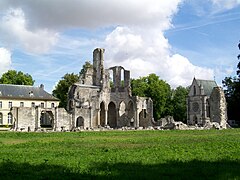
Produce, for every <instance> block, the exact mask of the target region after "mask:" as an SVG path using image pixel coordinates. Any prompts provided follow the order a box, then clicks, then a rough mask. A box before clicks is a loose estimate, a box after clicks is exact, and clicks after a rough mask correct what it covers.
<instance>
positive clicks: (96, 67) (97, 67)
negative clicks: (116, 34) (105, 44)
mask: <svg viewBox="0 0 240 180" xmlns="http://www.w3.org/2000/svg"><path fill="white" fill-rule="evenodd" d="M104 52H105V49H102V48H97V49H95V50H94V51H93V85H95V86H102V84H103V79H104V66H103V63H104V56H103V54H104Z"/></svg>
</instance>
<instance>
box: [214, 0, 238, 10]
mask: <svg viewBox="0 0 240 180" xmlns="http://www.w3.org/2000/svg"><path fill="white" fill-rule="evenodd" d="M211 1H212V3H213V5H214V6H215V8H217V9H219V10H228V9H232V8H234V7H236V6H238V5H240V0H211Z"/></svg>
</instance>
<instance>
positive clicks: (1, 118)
mask: <svg viewBox="0 0 240 180" xmlns="http://www.w3.org/2000/svg"><path fill="white" fill-rule="evenodd" d="M0 124H3V114H2V113H0Z"/></svg>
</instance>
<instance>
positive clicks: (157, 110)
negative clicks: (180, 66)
mask: <svg viewBox="0 0 240 180" xmlns="http://www.w3.org/2000/svg"><path fill="white" fill-rule="evenodd" d="M131 87H132V95H133V96H142V97H150V98H151V99H152V100H153V117H154V118H155V119H156V120H157V119H160V118H161V117H164V116H166V115H169V114H168V108H167V103H168V102H169V101H170V99H171V88H170V85H169V84H167V83H166V82H165V81H163V80H161V79H159V77H158V76H157V75H156V74H150V75H149V76H147V77H141V78H139V79H135V80H134V79H132V81H131Z"/></svg>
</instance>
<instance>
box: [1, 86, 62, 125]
mask: <svg viewBox="0 0 240 180" xmlns="http://www.w3.org/2000/svg"><path fill="white" fill-rule="evenodd" d="M58 105H59V100H58V99H57V98H55V97H53V96H52V95H51V94H49V93H47V92H46V91H45V90H44V86H43V85H41V86H40V87H33V86H25V85H11V84H0V127H1V128H2V129H3V128H9V127H13V128H15V129H17V128H18V127H30V128H33V129H35V128H37V126H38V125H37V124H39V126H41V125H44V124H45V125H46V126H48V125H50V123H49V122H47V121H46V118H42V119H41V120H42V121H39V122H35V117H33V116H30V115H29V112H28V111H27V110H28V109H32V110H34V111H35V110H36V109H37V108H39V109H54V108H55V107H57V106H58ZM20 109H22V111H20ZM41 113H42V112H40V114H39V117H41ZM21 114H26V117H25V119H23V118H20V116H21ZM30 114H33V113H30ZM35 123H36V126H35Z"/></svg>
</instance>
